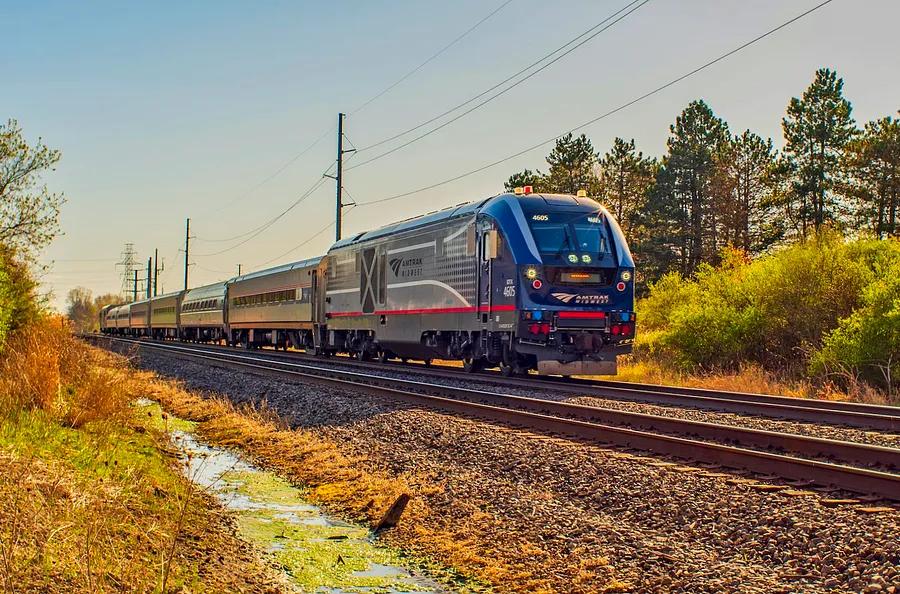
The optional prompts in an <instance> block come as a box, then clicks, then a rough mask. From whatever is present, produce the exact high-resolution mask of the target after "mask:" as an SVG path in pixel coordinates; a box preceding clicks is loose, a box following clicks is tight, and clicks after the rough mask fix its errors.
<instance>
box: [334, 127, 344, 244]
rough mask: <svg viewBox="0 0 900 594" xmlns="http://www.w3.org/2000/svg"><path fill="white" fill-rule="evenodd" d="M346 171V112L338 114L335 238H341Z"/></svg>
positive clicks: (338, 239) (336, 239) (337, 239)
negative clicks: (343, 185) (344, 174)
mask: <svg viewBox="0 0 900 594" xmlns="http://www.w3.org/2000/svg"><path fill="white" fill-rule="evenodd" d="M343 173H344V114H342V113H339V114H338V138H337V173H336V175H335V178H334V179H335V181H336V182H337V202H336V204H335V215H334V240H335V241H340V240H341V215H342V214H343V213H342V212H341V211H342V210H343V208H344V203H343V201H342V199H341V198H342V197H341V193H342V190H343V188H342V187H341V181H342V179H341V178H342V177H343Z"/></svg>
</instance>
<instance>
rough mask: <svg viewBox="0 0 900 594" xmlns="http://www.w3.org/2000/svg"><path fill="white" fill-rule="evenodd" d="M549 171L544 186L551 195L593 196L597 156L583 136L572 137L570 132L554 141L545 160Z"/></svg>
mask: <svg viewBox="0 0 900 594" xmlns="http://www.w3.org/2000/svg"><path fill="white" fill-rule="evenodd" d="M547 163H548V164H549V165H550V171H549V172H548V174H547V183H548V185H549V187H550V188H551V191H553V192H559V193H561V194H575V193H577V192H578V190H585V191H588V192H589V193H591V194H593V193H594V191H592V190H595V189H596V187H597V175H596V173H595V171H594V168H595V166H596V165H597V154H596V153H595V152H594V146H593V145H592V144H591V141H590V140H588V138H587V136H585V135H584V134H582V135H581V136H579V137H577V138H575V137H573V135H572V133H571V132H570V133H569V134H566V135H565V136H563V137H562V138H558V139H557V140H556V146H555V147H553V150H552V151H550V155H549V156H548V157H547Z"/></svg>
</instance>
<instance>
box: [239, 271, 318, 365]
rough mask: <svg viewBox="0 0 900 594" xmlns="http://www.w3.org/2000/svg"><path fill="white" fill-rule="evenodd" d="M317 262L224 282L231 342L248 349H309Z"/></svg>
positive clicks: (255, 273) (260, 272)
mask: <svg viewBox="0 0 900 594" xmlns="http://www.w3.org/2000/svg"><path fill="white" fill-rule="evenodd" d="M320 262H321V258H312V259H309V260H302V261H300V262H293V263H291V264H284V265H282V266H277V267H275V268H270V269H268V270H261V271H259V272H253V273H250V274H245V275H243V276H239V277H237V278H233V279H231V280H230V281H228V283H227V284H228V327H229V329H230V332H231V342H234V343H241V344H243V345H245V346H246V347H248V348H253V347H259V346H262V345H274V346H275V348H279V347H281V348H285V349H286V348H287V347H288V346H294V347H296V348H306V347H312V346H313V338H312V330H313V313H314V312H313V303H314V301H315V299H314V295H315V291H316V285H317V269H318V266H319V263H320Z"/></svg>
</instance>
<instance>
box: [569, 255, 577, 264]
mask: <svg viewBox="0 0 900 594" xmlns="http://www.w3.org/2000/svg"><path fill="white" fill-rule="evenodd" d="M568 260H569V262H571V263H572V264H578V254H569V256H568Z"/></svg>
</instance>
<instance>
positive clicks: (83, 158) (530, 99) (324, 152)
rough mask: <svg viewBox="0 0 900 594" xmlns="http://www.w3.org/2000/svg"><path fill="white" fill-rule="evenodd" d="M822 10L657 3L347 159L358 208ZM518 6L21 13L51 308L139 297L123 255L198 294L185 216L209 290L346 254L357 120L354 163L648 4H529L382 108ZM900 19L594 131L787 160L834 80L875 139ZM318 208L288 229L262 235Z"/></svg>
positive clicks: (727, 73) (114, 6) (873, 18)
mask: <svg viewBox="0 0 900 594" xmlns="http://www.w3.org/2000/svg"><path fill="white" fill-rule="evenodd" d="M819 1H820V0H790V1H786V0H752V1H747V0H651V1H650V2H648V3H646V4H645V5H643V6H641V7H640V8H639V9H637V10H636V11H634V12H633V13H632V14H630V15H628V16H627V17H626V18H624V19H622V20H621V21H620V22H618V23H616V24H615V25H613V26H612V27H610V28H609V29H608V30H606V31H604V32H603V33H601V34H599V35H597V36H596V37H595V38H594V39H592V40H591V41H589V42H588V43H585V44H584V45H583V46H581V47H580V48H578V49H577V50H575V51H573V52H572V53H570V54H569V55H567V56H565V57H564V58H562V59H560V60H559V61H557V62H556V63H554V64H553V65H551V66H550V67H548V68H547V69H546V70H544V71H542V72H541V73H539V74H537V75H536V76H534V77H533V78H530V79H529V80H527V81H525V82H524V83H522V84H520V85H519V86H517V87H515V88H514V89H513V90H511V91H509V92H508V93H506V94H504V95H502V96H500V97H498V98H497V99H495V100H493V101H491V102H490V103H487V104H486V105H484V106H483V107H481V108H480V109H477V110H475V111H473V112H472V113H470V114H469V115H467V116H465V117H463V118H461V119H460V120H458V121H456V122H454V123H452V124H450V125H448V126H447V127H445V128H443V129H441V130H439V131H437V132H435V133H433V134H431V135H429V136H427V137H426V138H424V139H422V140H420V141H417V142H415V143H413V144H411V145H410V146H408V147H405V148H402V149H400V150H397V151H396V152H394V153H392V154H390V155H388V156H385V157H384V158H380V159H378V160H376V161H374V162H372V163H370V164H365V165H361V166H358V167H354V165H355V164H357V163H362V162H363V161H365V160H367V159H369V158H371V157H373V156H376V155H378V154H379V153H381V152H382V151H383V150H385V149H390V148H393V147H394V146H397V145H399V144H402V143H403V142H404V141H406V140H408V139H411V138H414V137H415V136H416V135H418V134H420V133H421V132H424V131H427V130H428V129H429V128H430V127H433V126H434V125H436V124H437V123H436V124H433V125H432V126H429V127H424V128H422V129H420V130H418V131H417V133H416V134H412V135H409V136H405V137H403V138H402V139H399V140H396V141H394V142H392V143H387V144H385V145H382V146H379V147H377V148H372V149H369V150H360V151H359V152H358V153H356V154H352V153H351V154H348V155H346V156H345V168H346V173H345V179H344V188H345V195H344V201H345V202H357V203H363V202H367V201H373V200H378V199H381V198H384V197H389V196H393V195H396V194H401V193H405V192H408V191H411V190H415V189H418V188H422V187H425V186H429V185H431V184H434V183H436V182H440V181H443V180H446V179H448V178H452V177H454V176H456V175H458V174H461V173H464V172H467V171H471V170H473V169H476V168H479V167H481V166H483V165H486V164H489V163H491V162H493V161H496V160H498V159H501V158H503V157H506V156H508V155H511V154H514V153H517V152H519V151H521V150H522V149H524V148H526V147H529V146H532V145H534V144H536V143H538V142H540V141H542V140H546V139H552V138H553V137H555V136H556V135H558V134H561V133H563V132H565V131H567V130H569V129H571V128H573V127H575V126H578V125H579V124H581V123H583V122H585V121H588V120H590V119H592V118H594V117H596V116H598V115H600V114H603V113H605V112H607V111H609V110H611V109H614V108H616V107H618V106H620V105H622V104H624V103H627V102H628V101H630V100H631V99H633V98H635V97H638V96H640V95H642V94H644V93H645V92H647V91H649V90H652V89H654V88H656V87H658V86H660V85H662V84H664V83H666V82H668V81H670V80H672V79H674V78H676V77H677V76H679V75H681V74H683V73H685V72H688V71H690V70H692V69H693V68H695V67H697V66H699V65H701V64H703V63H705V62H707V61H709V60H710V59H712V58H715V57H717V56H719V55H720V54H723V53H725V52H727V51H729V50H731V49H733V48H735V47H737V46H739V45H740V44H742V43H743V42H745V41H748V40H750V39H752V38H754V37H756V36H757V35H759V34H761V33H764V32H765V31H767V30H769V29H771V28H773V27H775V26H777V25H779V24H781V23H782V22H784V21H787V20H788V19H790V18H792V17H794V16H795V15H797V14H799V13H802V12H804V11H805V10H807V9H809V8H811V7H812V6H815V5H816V4H818V3H819ZM504 2H505V0H484V1H481V2H479V1H476V0H457V1H455V2H436V1H432V0H425V1H421V0H420V1H418V2H416V1H412V0H383V1H382V2H364V1H362V0H354V1H349V0H335V1H332V2H310V1H295V2H287V1H284V2H275V1H269V2H265V1H261V2H253V3H251V2H230V1H221V0H220V1H216V2H211V1H209V2H203V1H195V2H166V1H160V2H153V3H149V2H147V3H140V4H139V3H134V2H101V1H86V2H77V3H76V2H68V1H58V2H49V1H40V0H34V1H31V2H13V1H12V0H0V25H2V28H3V31H4V33H3V35H0V55H2V56H4V61H5V63H4V67H3V69H2V73H0V118H3V119H4V120H5V119H6V118H14V119H16V120H18V122H19V124H20V125H21V127H22V128H23V130H24V132H25V134H26V136H27V138H28V139H29V140H31V141H35V140H37V138H38V137H40V138H41V139H42V140H43V142H45V143H46V144H48V145H49V146H51V147H53V148H58V149H60V150H61V151H62V154H63V156H62V160H61V162H60V163H59V166H58V168H57V169H56V171H54V172H52V173H50V174H48V175H47V176H45V181H46V183H47V184H48V186H49V188H50V189H51V190H53V191H58V192H63V193H64V194H65V196H66V199H67V203H66V204H65V206H64V207H63V210H62V214H61V222H62V228H63V231H64V234H63V235H62V236H61V237H60V238H58V239H57V240H56V241H55V242H54V243H53V244H52V245H51V246H50V247H49V248H48V249H46V250H45V252H44V253H43V254H42V256H41V262H43V263H45V264H47V265H48V272H46V273H45V274H43V275H42V281H43V288H44V290H48V291H52V293H53V300H52V303H54V304H55V305H56V306H57V307H59V308H62V307H63V305H64V299H65V296H66V293H67V292H68V291H69V290H70V289H71V288H73V287H76V286H83V287H87V288H89V289H90V290H92V291H93V292H94V294H100V293H107V292H118V291H119V290H120V288H121V284H122V281H121V277H120V273H121V267H118V268H117V266H116V263H117V262H119V261H120V260H121V254H122V251H123V248H124V246H125V244H126V243H133V244H134V249H135V251H136V252H137V261H138V262H139V263H140V265H141V266H142V267H143V266H145V265H146V261H147V258H148V256H151V255H152V254H153V250H154V249H158V250H159V255H160V260H161V261H163V263H164V267H165V270H164V271H163V272H162V273H161V274H160V277H159V278H160V289H161V290H164V291H167V292H168V291H173V290H178V289H180V288H181V287H182V285H183V278H184V268H183V266H184V260H183V259H184V254H183V251H181V250H183V247H184V236H185V219H186V218H188V217H190V219H191V235H192V237H193V238H192V240H191V250H190V251H191V258H190V261H191V267H190V279H189V280H190V285H191V286H199V285H201V284H206V283H211V282H215V281H218V280H221V279H225V278H228V277H229V276H233V275H234V274H235V273H236V272H237V268H238V265H239V264H240V265H241V266H242V270H243V271H244V272H249V271H252V270H258V269H261V268H265V267H268V266H272V265H276V264H279V263H285V262H289V261H293V260H299V259H303V258H307V257H313V256H317V255H321V254H322V253H324V252H325V251H326V250H327V249H328V246H329V245H330V243H331V242H332V241H333V239H334V230H333V228H327V229H326V226H328V225H329V223H330V222H331V221H332V219H333V217H334V207H335V204H334V202H335V195H334V194H335V191H334V190H335V188H334V182H333V180H330V179H327V178H326V179H324V180H323V179H322V173H323V172H325V171H326V170H327V169H328V167H330V166H331V165H332V164H333V162H334V159H335V153H336V131H335V127H336V122H337V114H338V112H345V113H348V114H350V115H349V116H348V117H347V119H346V120H345V135H346V139H347V141H346V143H347V144H346V145H345V148H349V147H353V146H355V147H357V148H360V149H363V148H365V147H368V146H370V145H372V144H374V143H376V142H379V141H381V140H383V139H385V138H389V137H391V136H393V135H395V134H397V133H398V132H402V131H404V130H407V129H409V128H412V127H413V126H416V125H418V124H420V123H422V122H423V121H426V120H428V119H430V118H432V117H433V116H435V115H437V114H440V113H442V112H443V111H445V110H447V109H449V108H451V107H453V106H455V105H457V104H459V103H461V102H463V101H465V100H467V99H469V98H471V97H473V96H475V95H478V94H479V93H481V92H482V91H485V90H486V89H488V88H490V87H491V86H493V85H495V84H496V83H499V82H500V81H502V80H504V79H505V78H507V77H508V76H510V75H511V74H513V73H515V72H516V71H518V70H520V69H521V68H523V67H525V66H527V65H528V64H531V63H532V62H534V61H535V60H537V59H539V58H540V57H542V56H544V55H545V54H547V53H549V52H551V51H552V50H554V49H556V48H558V47H559V46H561V45H563V44H564V43H566V42H567V41H569V40H570V39H572V38H573V37H575V36H576V35H578V34H580V33H582V32H584V31H585V30H587V29H588V28H590V27H591V26H593V25H595V24H597V23H599V22H600V21H602V20H603V19H605V18H606V17H607V16H609V15H610V14H612V13H614V12H616V11H618V10H620V9H621V8H623V7H624V6H625V5H627V4H628V3H629V0H558V1H557V2H542V1H539V0H511V1H510V2H509V3H508V4H506V5H505V6H503V7H502V8H501V9H500V10H499V11H498V12H497V13H496V14H495V15H494V16H492V17H491V18H489V19H487V20H486V21H485V22H484V23H482V24H481V25H480V26H479V27H478V28H476V29H475V30H474V31H473V32H471V33H470V34H469V35H467V36H466V37H465V38H464V39H463V40H462V41H460V42H459V43H457V44H456V45H454V46H453V47H451V48H450V49H448V50H447V51H445V52H444V53H442V54H441V55H440V56H438V57H437V58H436V59H434V60H432V61H431V62H429V63H428V64H426V65H425V66H424V67H422V68H421V69H420V70H418V71H417V72H415V73H414V74H413V75H412V76H409V77H408V78H407V79H405V80H404V81H403V82H401V83H400V84H398V85H397V86H396V87H394V88H393V89H391V90H390V91H388V92H387V93H385V94H383V95H382V96H380V97H378V98H377V99H376V100H374V101H372V102H371V103H367V101H368V100H369V99H371V98H373V97H374V96H376V95H377V94H379V93H380V92H381V91H383V90H384V89H386V88H387V87H389V86H390V85H391V84H393V83H394V82H396V81H397V80H399V79H400V78H401V77H403V76H404V75H405V74H407V73H409V72H410V71H411V70H413V69H414V68H416V67H417V66H418V65H420V64H421V63H422V62H423V61H424V60H426V59H427V58H428V57H429V56H431V55H433V54H434V53H435V52H437V51H438V50H440V49H441V48H442V47H444V46H446V45H447V44H448V43H450V42H451V41H452V40H453V39H455V38H456V37H458V36H459V35H460V34H462V33H463V32H465V31H466V30H468V29H469V28H470V27H472V26H473V25H474V24H475V23H477V22H478V21H480V20H481V19H483V18H484V17H485V16H487V15H488V14H489V13H491V12H492V11H494V10H495V9H496V8H497V7H499V6H501V5H503V4H504ZM635 6H637V5H635ZM898 17H900V2H897V1H896V0H834V1H832V2H831V3H830V4H828V5H827V6H825V7H823V8H821V9H820V10H818V11H816V12H814V13H812V14H811V15H809V16H807V17H805V18H804V19H802V20H800V21H798V22H796V23H794V24H793V25H791V26H789V27H787V28H785V29H783V30H781V31H779V32H778V33H776V34H774V35H772V36H771V37H768V38H766V39H765V40H763V41H761V42H760V43H758V44H756V45H754V46H752V47H750V48H748V49H746V50H744V51H743V52H741V53H739V54H737V55H735V56H732V57H730V58H728V59H726V60H724V61H722V62H720V63H718V64H716V65H714V66H712V67H710V68H709V69H707V70H704V71H703V72H701V73H699V74H697V75H696V76H693V77H691V78H689V79H687V80H685V81H682V82H680V83H678V84H676V85H674V86H672V87H670V88H667V89H666V90H664V91H662V92H660V93H658V94H656V95H653V96H652V97H650V98H648V99H646V100H644V101H641V102H639V103H637V104H635V105H633V106H631V107H629V108H627V109H624V110H622V111H619V112H617V113H615V114H614V115H612V116H609V117H607V118H605V119H603V120H601V121H599V122H597V123H595V124H593V125H591V126H588V127H587V128H584V129H583V130H581V131H583V132H585V133H586V134H587V135H588V137H589V138H591V140H592V141H593V143H594V146H595V148H596V149H597V150H599V151H601V152H605V151H606V150H607V149H608V147H609V146H610V145H611V143H612V140H613V138H615V137H616V136H621V137H624V138H627V139H630V138H634V139H635V141H636V143H637V146H638V148H639V149H640V150H642V151H643V152H644V153H645V154H647V155H655V156H660V155H662V154H663V153H664V151H665V143H666V139H667V137H668V134H669V125H670V124H671V123H672V122H674V120H675V117H676V116H677V115H678V114H679V113H680V111H681V110H682V109H683V108H684V107H685V106H686V105H687V104H688V103H689V102H690V101H691V100H694V99H697V98H703V99H704V100H706V101H707V103H709V104H710V106H711V107H712V108H713V110H714V111H715V112H716V113H717V114H718V115H719V116H720V117H722V118H724V119H725V120H726V121H727V122H728V123H729V125H730V126H731V129H732V130H733V131H735V132H740V131H743V130H745V129H751V130H753V131H754V132H756V133H758V134H760V135H762V136H764V137H771V138H772V139H773V141H774V142H775V144H776V146H780V145H781V144H782V137H781V118H782V116H783V115H784V109H785V106H786V105H787V103H788V101H789V100H790V98H791V97H794V96H799V95H800V94H801V93H802V92H803V90H804V89H805V88H806V86H807V85H808V84H809V83H810V81H811V80H812V78H813V75H814V72H815V70H816V69H817V68H820V67H830V68H833V69H836V70H837V71H838V73H839V75H840V76H842V77H843V79H844V83H845V85H844V92H845V95H846V97H847V98H848V99H850V100H851V101H852V103H853V107H854V112H853V114H854V117H855V118H856V120H857V122H860V123H864V122H865V121H868V120H870V119H874V118H879V117H883V116H886V115H896V113H897V110H898V108H900V76H897V72H900V36H898V35H897V31H896V23H897V22H898ZM361 106H362V108H361V109H360V107H361ZM439 121H443V120H439ZM317 139H318V142H317V143H315V144H314V141H316V140H317ZM310 146H312V148H309V147H310ZM549 150H550V145H546V146H543V147H541V148H538V149H537V150H533V151H531V152H528V153H525V154H523V155H521V156H518V157H516V158H514V159H510V160H508V161H506V162H504V163H502V164H500V165H497V166H495V167H491V168H488V169H486V170H484V171H481V172H479V173H477V174H474V175H471V176H468V177H465V178H463V179H460V180H457V181H454V182H452V183H448V184H444V185H441V186H439V187H436V188H433V189H430V190H427V191H422V192H416V193H414V194H411V195H409V196H406V197H403V198H400V199H396V200H392V201H389V202H384V203H379V204H377V205H370V206H364V205H360V206H356V207H349V208H346V209H345V220H344V229H343V231H344V235H345V236H347V235H350V234H354V233H358V232H361V231H365V230H367V229H371V228H374V227H378V226H380V225H383V224H387V223H390V222H393V221H396V220H400V219H404V218H407V217H411V216H415V215H417V214H423V213H426V212H430V211H433V210H437V209H440V208H443V207H446V206H450V205H454V204H459V203H463V202H469V201H473V200H477V199H481V198H485V197H488V196H491V195H494V194H496V193H498V192H500V191H502V190H503V181H504V180H505V179H506V178H507V177H508V176H509V175H510V174H511V173H514V172H516V171H520V170H522V169H524V168H526V167H527V168H531V169H534V168H546V166H545V163H544V157H545V156H546V154H547V153H548V152H549ZM318 182H321V183H318ZM309 188H315V190H314V191H313V192H311V193H309V194H308V195H307V196H306V198H305V199H304V200H302V201H301V202H300V203H299V204H298V205H297V206H296V207H294V208H293V209H292V210H290V211H289V212H288V213H287V214H285V215H284V216H283V217H281V218H280V219H279V220H278V221H277V222H276V223H274V224H272V225H271V226H268V227H266V228H265V229H263V230H261V232H259V233H258V235H255V236H253V235H247V233H248V232H249V231H253V230H254V229H257V228H259V227H260V226H262V225H263V224H264V223H266V222H267V221H269V220H271V219H272V218H274V217H276V216H277V215H278V214H279V213H281V212H282V211H284V210H285V209H286V208H288V207H289V206H290V205H291V204H292V203H294V202H295V201H296V200H297V199H298V198H299V197H301V196H303V195H304V194H305V193H306V191H307V190H308V189H309ZM323 229H325V230H324V231H323ZM233 237H236V239H233V240H230V241H227V240H228V239H229V238H233ZM143 274H144V273H141V275H142V276H143Z"/></svg>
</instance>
